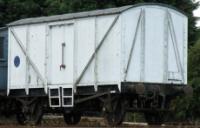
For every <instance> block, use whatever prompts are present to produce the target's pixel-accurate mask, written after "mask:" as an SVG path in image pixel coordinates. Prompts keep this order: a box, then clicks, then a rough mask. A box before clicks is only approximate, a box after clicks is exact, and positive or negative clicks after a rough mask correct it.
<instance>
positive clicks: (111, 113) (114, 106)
mask: <svg viewBox="0 0 200 128" xmlns="http://www.w3.org/2000/svg"><path fill="white" fill-rule="evenodd" d="M124 116H125V110H124V105H123V103H122V102H121V100H119V99H118V100H114V101H113V102H112V103H111V104H110V109H108V108H107V110H106V113H105V119H106V120H107V123H108V125H110V126H117V125H120V124H121V123H122V121H123V119H124Z"/></svg>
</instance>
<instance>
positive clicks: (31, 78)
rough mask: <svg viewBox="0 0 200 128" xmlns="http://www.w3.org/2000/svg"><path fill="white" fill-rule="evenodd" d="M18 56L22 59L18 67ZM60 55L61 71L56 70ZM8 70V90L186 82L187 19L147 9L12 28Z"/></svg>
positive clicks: (163, 10) (169, 11) (157, 8)
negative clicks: (15, 62)
mask: <svg viewBox="0 0 200 128" xmlns="http://www.w3.org/2000/svg"><path fill="white" fill-rule="evenodd" d="M110 27H111V29H110V31H109V28H110ZM11 30H12V31H14V32H15V34H14V35H15V36H14V35H13V33H12V32H11ZM108 31H109V32H108ZM106 32H108V33H107V35H105V34H106ZM16 37H17V39H16ZM104 37H105V40H104V41H103V42H101V41H102V39H104ZM19 40H20V41H19ZM18 42H21V43H22V45H23V47H24V49H25V51H26V52H25V53H26V54H24V53H23V50H22V48H21V47H20V46H19V43H18ZM62 43H65V48H64V55H62ZM100 43H102V45H101V46H100V48H99V49H98V50H97V47H98V46H99V45H100ZM95 50H96V54H95V55H94V56H93V54H94V53H95ZM131 51H132V53H131ZM16 56H19V57H20V65H19V66H18V67H16V66H15V65H14V58H15V57H16ZM63 57H64V62H63V63H64V64H65V68H60V66H61V64H62V58H63ZM29 59H30V60H31V62H32V63H33V64H31V63H30V62H29ZM90 59H91V62H90ZM87 65H88V67H87ZM8 70H9V72H8V79H9V82H8V92H9V90H10V89H26V90H27V92H28V90H29V88H46V84H48V86H49V87H50V86H51V87H56V88H57V87H60V86H62V87H65V86H66V87H68V86H72V85H74V84H75V83H76V82H77V81H78V82H77V86H88V85H92V86H93V85H95V87H97V86H98V85H109V84H119V85H120V83H121V82H125V81H128V82H145V83H164V84H167V83H174V84H182V83H183V84H187V17H186V16H184V15H183V14H181V13H179V12H177V11H175V10H172V9H169V8H166V7H161V6H158V5H151V6H150V5H148V6H139V7H134V8H131V9H129V10H126V11H124V12H122V13H121V14H119V17H118V14H112V15H102V16H96V17H87V18H79V19H72V20H66V21H59V22H50V23H39V24H30V25H21V26H11V27H10V28H9V66H8ZM84 70H85V72H84ZM81 74H83V76H82V77H81ZM74 86H76V85H74Z"/></svg>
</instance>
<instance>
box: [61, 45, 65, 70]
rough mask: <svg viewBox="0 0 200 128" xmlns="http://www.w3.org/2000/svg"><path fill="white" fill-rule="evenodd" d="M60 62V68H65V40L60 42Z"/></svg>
mask: <svg viewBox="0 0 200 128" xmlns="http://www.w3.org/2000/svg"><path fill="white" fill-rule="evenodd" d="M61 45H62V55H61V56H62V62H61V65H60V70H62V69H65V68H66V66H65V42H63V43H62V44H61Z"/></svg>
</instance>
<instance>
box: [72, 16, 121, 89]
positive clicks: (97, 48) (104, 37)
mask: <svg viewBox="0 0 200 128" xmlns="http://www.w3.org/2000/svg"><path fill="white" fill-rule="evenodd" d="M118 18H119V15H117V16H116V17H115V19H114V21H113V22H112V24H111V25H110V27H109V28H108V30H107V31H106V33H105V35H104V36H103V38H102V40H101V41H100V43H99V45H98V46H97V47H96V49H95V51H94V53H93V54H92V56H91V57H90V59H89V61H88V62H87V64H86V66H85V68H84V69H83V71H82V72H81V74H80V76H79V77H78V79H77V80H76V81H75V83H74V86H75V87H76V85H77V84H78V83H79V82H80V81H81V79H82V77H83V75H84V73H85V71H86V70H87V69H88V67H89V65H90V64H91V62H92V60H93V59H94V57H95V55H96V54H97V52H98V51H99V49H100V48H101V46H102V44H103V42H104V41H105V39H106V38H107V36H108V34H109V33H110V31H111V30H112V28H113V26H114V25H115V23H116V22H117V20H118ZM75 89H76V88H75Z"/></svg>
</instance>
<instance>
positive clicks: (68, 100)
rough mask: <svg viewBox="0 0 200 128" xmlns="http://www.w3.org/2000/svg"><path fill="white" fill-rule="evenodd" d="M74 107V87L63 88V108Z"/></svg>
mask: <svg viewBox="0 0 200 128" xmlns="http://www.w3.org/2000/svg"><path fill="white" fill-rule="evenodd" d="M73 106H74V91H73V87H72V86H71V87H70V86H67V87H63V88H62V107H73Z"/></svg>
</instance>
